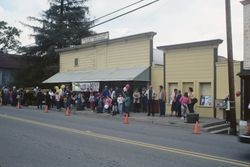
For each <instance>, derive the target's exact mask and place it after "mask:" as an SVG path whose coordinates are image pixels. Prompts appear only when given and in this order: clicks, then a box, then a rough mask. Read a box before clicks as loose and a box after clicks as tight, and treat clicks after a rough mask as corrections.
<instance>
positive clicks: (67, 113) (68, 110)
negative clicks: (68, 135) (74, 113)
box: [65, 107, 71, 116]
mask: <svg viewBox="0 0 250 167" xmlns="http://www.w3.org/2000/svg"><path fill="white" fill-rule="evenodd" d="M70 115H71V111H70V109H69V107H67V109H66V112H65V116H70Z"/></svg>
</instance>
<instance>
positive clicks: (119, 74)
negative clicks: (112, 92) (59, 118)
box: [43, 67, 149, 83]
mask: <svg viewBox="0 0 250 167" xmlns="http://www.w3.org/2000/svg"><path fill="white" fill-rule="evenodd" d="M89 81H149V68H148V67H134V68H112V69H101V70H92V71H73V72H62V73H57V74H55V75H54V76H52V77H50V78H49V79H47V80H45V81H44V82H43V83H68V82H89Z"/></svg>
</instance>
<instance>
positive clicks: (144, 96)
mask: <svg viewBox="0 0 250 167" xmlns="http://www.w3.org/2000/svg"><path fill="white" fill-rule="evenodd" d="M146 92H147V90H146V88H145V87H143V88H142V92H141V99H142V112H147V94H146Z"/></svg>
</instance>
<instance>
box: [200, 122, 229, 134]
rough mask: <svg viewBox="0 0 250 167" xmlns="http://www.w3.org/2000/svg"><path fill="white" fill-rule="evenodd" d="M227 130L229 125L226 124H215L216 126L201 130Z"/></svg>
mask: <svg viewBox="0 0 250 167" xmlns="http://www.w3.org/2000/svg"><path fill="white" fill-rule="evenodd" d="M228 128H229V124H227V123H224V124H217V125H213V126H209V127H205V128H204V127H203V129H204V130H206V131H207V132H211V131H217V130H223V129H228Z"/></svg>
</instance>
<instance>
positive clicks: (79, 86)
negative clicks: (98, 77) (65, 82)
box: [72, 82, 100, 92]
mask: <svg viewBox="0 0 250 167" xmlns="http://www.w3.org/2000/svg"><path fill="white" fill-rule="evenodd" d="M99 87H100V83H99V82H81V83H77V82H75V83H72V90H73V91H76V92H98V91H99Z"/></svg>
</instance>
